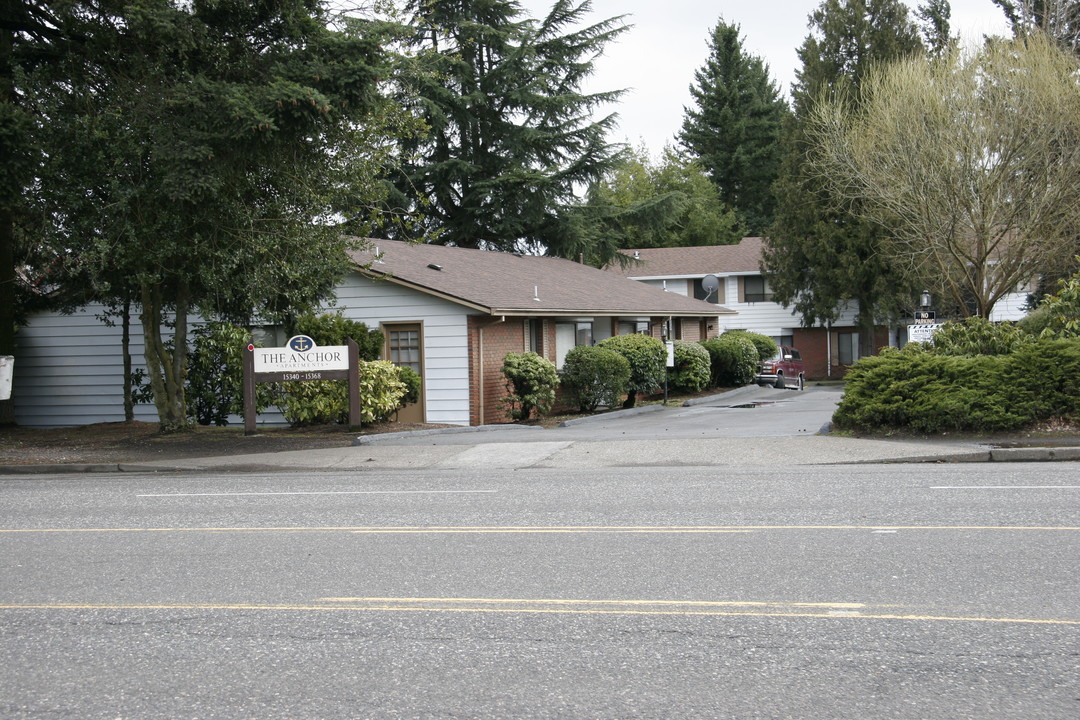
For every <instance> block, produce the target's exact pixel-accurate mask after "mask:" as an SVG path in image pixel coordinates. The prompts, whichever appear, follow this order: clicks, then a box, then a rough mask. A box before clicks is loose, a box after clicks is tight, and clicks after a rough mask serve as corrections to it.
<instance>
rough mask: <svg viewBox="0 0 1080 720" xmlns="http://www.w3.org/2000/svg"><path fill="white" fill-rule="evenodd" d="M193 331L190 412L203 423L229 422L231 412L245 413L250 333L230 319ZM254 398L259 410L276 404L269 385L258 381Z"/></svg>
mask: <svg viewBox="0 0 1080 720" xmlns="http://www.w3.org/2000/svg"><path fill="white" fill-rule="evenodd" d="M192 335H193V337H194V342H193V347H192V349H191V352H190V353H189V354H188V368H187V370H188V372H187V388H186V390H185V393H186V397H187V409H188V415H189V416H190V417H192V418H193V419H194V420H195V422H197V423H199V424H200V425H219V426H224V425H228V424H229V416H230V415H242V414H243V413H244V353H245V352H247V346H248V345H249V344H250V343H251V333H250V332H249V331H248V330H247V329H246V328H242V327H238V326H236V325H232V324H231V323H225V322H212V323H207V324H206V325H203V326H201V327H199V328H196V329H195V331H194V332H193V333H192ZM255 398H256V399H255V404H256V409H257V410H259V411H262V410H264V409H266V408H267V407H269V406H270V405H272V404H273V392H272V390H271V388H270V387H269V386H268V385H265V384H259V385H257V386H256V390H255Z"/></svg>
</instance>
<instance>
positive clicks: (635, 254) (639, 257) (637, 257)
mask: <svg viewBox="0 0 1080 720" xmlns="http://www.w3.org/2000/svg"><path fill="white" fill-rule="evenodd" d="M634 259H635V260H640V259H641V251H640V250H635V251H634Z"/></svg>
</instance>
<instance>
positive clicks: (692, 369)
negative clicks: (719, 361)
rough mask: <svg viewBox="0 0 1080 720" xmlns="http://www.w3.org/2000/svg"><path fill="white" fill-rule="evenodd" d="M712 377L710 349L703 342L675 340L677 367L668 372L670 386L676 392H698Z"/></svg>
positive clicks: (706, 385) (705, 386) (707, 384)
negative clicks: (703, 345)
mask: <svg viewBox="0 0 1080 720" xmlns="http://www.w3.org/2000/svg"><path fill="white" fill-rule="evenodd" d="M711 377H712V372H711V358H710V356H709V351H708V350H706V349H705V348H704V347H702V345H701V343H696V342H689V341H687V340H676V341H675V367H673V368H672V369H671V372H669V373H668V387H670V388H671V389H672V390H674V391H675V392H689V393H693V392H698V391H699V390H704V389H705V388H707V387H708V386H709V380H710V379H711Z"/></svg>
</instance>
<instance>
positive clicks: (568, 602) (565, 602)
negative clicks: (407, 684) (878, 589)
mask: <svg viewBox="0 0 1080 720" xmlns="http://www.w3.org/2000/svg"><path fill="white" fill-rule="evenodd" d="M316 602H320V603H403V604H415V605H421V604H446V605H466V604H475V605H480V606H483V605H543V606H553V607H557V606H576V605H580V606H582V607H588V606H601V605H604V606H611V605H618V606H620V607H634V606H646V607H694V608H719V607H751V608H758V607H804V608H828V609H831V610H862V609H864V608H868V607H900V606H899V605H867V604H866V603H852V602H761V601H749V600H581V599H569V598H540V599H538V598H528V599H522V598H387V597H340V598H338V597H325V598H318V599H317V600H316Z"/></svg>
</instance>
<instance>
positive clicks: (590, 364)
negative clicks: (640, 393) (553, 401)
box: [562, 345, 630, 412]
mask: <svg viewBox="0 0 1080 720" xmlns="http://www.w3.org/2000/svg"><path fill="white" fill-rule="evenodd" d="M629 385H630V361H629V360H627V359H626V358H625V357H623V356H622V355H620V354H619V353H617V352H615V351H614V350H611V349H609V348H604V347H593V346H590V345H579V346H578V347H576V348H573V349H572V350H570V352H568V353H566V361H565V362H564V363H563V369H562V386H563V387H564V388H565V389H566V399H567V400H568V401H569V402H571V403H573V404H574V405H575V406H577V408H578V409H579V410H580V411H581V412H592V411H593V410H596V408H597V407H599V406H601V405H604V406H607V407H615V406H616V405H618V404H619V403H621V402H622V400H623V395H625V394H626V392H627V388H628V387H629Z"/></svg>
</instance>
